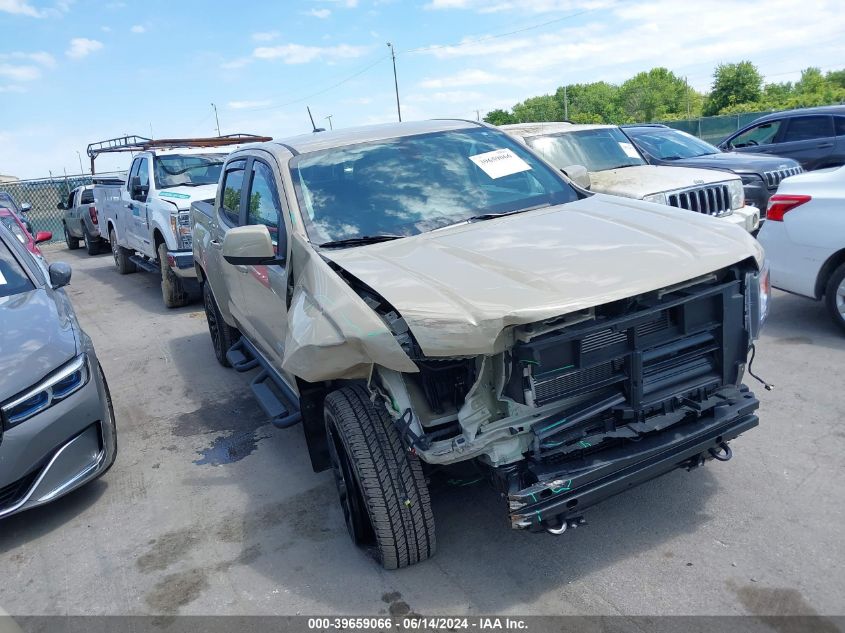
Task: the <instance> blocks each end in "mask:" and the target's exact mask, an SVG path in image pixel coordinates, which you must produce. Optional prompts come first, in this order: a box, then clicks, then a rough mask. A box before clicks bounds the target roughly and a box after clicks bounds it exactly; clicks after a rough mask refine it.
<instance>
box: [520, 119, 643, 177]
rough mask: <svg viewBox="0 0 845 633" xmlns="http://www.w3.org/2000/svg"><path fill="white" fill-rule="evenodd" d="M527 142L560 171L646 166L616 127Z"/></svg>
mask: <svg viewBox="0 0 845 633" xmlns="http://www.w3.org/2000/svg"><path fill="white" fill-rule="evenodd" d="M526 142H527V143H528V145H529V146H531V147H532V148H533V149H534V150H535V151H537V152H539V153H540V154H541V155H542V156H543V158H545V159H546V160H547V161H549V162H550V163H551V164H552V165H554V166H555V167H558V168H560V169H565V168H566V167H569V166H571V165H583V166H584V167H586V168H587V170H588V171H604V170H606V169H617V168H620V167H634V166H636V165H645V164H646V162H645V161H644V160H643V158H642V156H640V154H639V152H638V151H637V150H636V148H635V147H634V145H633V143H631V141H630V140H629V139H628V137H627V136H625V134H624V133H623V132H622V130H620V129H618V128H615V127H609V128H596V129H593V130H579V131H577V132H561V133H558V134H551V135H549V136H533V137H529V138H527V139H526Z"/></svg>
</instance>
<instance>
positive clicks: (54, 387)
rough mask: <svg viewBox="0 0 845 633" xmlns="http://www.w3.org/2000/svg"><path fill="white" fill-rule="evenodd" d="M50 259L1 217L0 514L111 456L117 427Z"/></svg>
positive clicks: (63, 489) (56, 490)
mask: <svg viewBox="0 0 845 633" xmlns="http://www.w3.org/2000/svg"><path fill="white" fill-rule="evenodd" d="M69 281H70V267H69V266H68V265H67V264H62V263H54V264H51V265H50V267H49V268H47V267H46V265H45V264H43V263H41V262H39V261H37V260H36V258H34V257H32V256H31V255H30V254H29V253H28V252H27V251H26V250H25V249H24V248H23V246H22V245H21V244H20V243H19V242H18V240H17V239H15V238H14V236H12V235H11V233H9V232H8V230H7V229H6V228H5V227H2V226H0V323H2V324H3V327H2V328H0V418H1V419H2V428H0V518H2V517H6V516H9V515H11V514H14V513H17V512H20V511H22V510H26V509H29V508H32V507H35V506H38V505H42V504H44V503H48V502H50V501H52V500H54V499H57V498H58V497H60V496H62V495H64V494H66V493H68V492H70V491H71V490H73V489H75V488H78V487H79V486H81V485H83V484H84V483H86V482H89V481H91V480H93V479H95V478H97V477H99V476H100V475H102V474H103V473H105V472H106V471H107V470H108V469H109V468H110V467H111V465H112V464H113V463H114V460H115V456H116V454H117V432H116V429H115V422H114V411H113V409H112V404H111V398H110V396H109V389H108V385H107V384H106V379H105V376H104V375H103V371H102V368H101V367H100V364H99V362H98V361H97V355H96V353H95V352H94V347H93V345H92V344H91V339H90V338H89V337H88V335H87V334H85V332H83V331H82V329H81V328H80V327H79V323H78V322H77V320H76V315H75V314H74V311H73V307H72V306H71V304H70V300H69V299H68V297H67V295H66V294H65V291H64V290H63V289H62V286H65V285H67V284H68V282H69Z"/></svg>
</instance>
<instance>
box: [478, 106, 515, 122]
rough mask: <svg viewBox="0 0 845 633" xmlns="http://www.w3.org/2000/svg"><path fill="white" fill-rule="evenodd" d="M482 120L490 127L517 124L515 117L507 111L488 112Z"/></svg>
mask: <svg viewBox="0 0 845 633" xmlns="http://www.w3.org/2000/svg"><path fill="white" fill-rule="evenodd" d="M484 120H485V121H486V122H487V123H490V124H491V125H507V124H508V123H518V121H517V120H516V117H515V116H514V115H512V114H511V113H510V112H508V111H507V110H501V109H496V110H490V112H488V113H487V114H485V115H484Z"/></svg>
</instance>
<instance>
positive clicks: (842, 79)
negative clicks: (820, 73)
mask: <svg viewBox="0 0 845 633" xmlns="http://www.w3.org/2000/svg"><path fill="white" fill-rule="evenodd" d="M824 78H825V79H826V80H827V82H828V83H829V84H830V85H831V86H834V87H835V88H845V70H830V71H828V73H827V74H826V75H825V76H824Z"/></svg>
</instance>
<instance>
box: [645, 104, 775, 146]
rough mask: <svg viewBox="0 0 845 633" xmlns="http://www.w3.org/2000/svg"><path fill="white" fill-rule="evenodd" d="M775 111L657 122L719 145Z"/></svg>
mask: <svg viewBox="0 0 845 633" xmlns="http://www.w3.org/2000/svg"><path fill="white" fill-rule="evenodd" d="M772 112H774V110H765V111H763V112H744V113H742V114H727V115H723V116H706V117H701V118H699V119H681V120H677V121H655V123H662V124H663V125H668V126H669V127H673V128H675V129H676V130H682V131H684V132H687V133H688V134H692V135H693V136H697V137H698V138H700V139H701V140H703V141H707V142H708V143H712V144H713V145H718V144H719V141H721V140H722V139H723V138H725V137H726V136H728V135H729V134H733V133H734V132H736V131H737V130H740V129H742V128H744V127H745V126H746V125H748V124H749V123H751V122H752V121H753V120H754V119H757V118H759V117H761V116H765V115H767V114H771V113H772Z"/></svg>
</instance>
